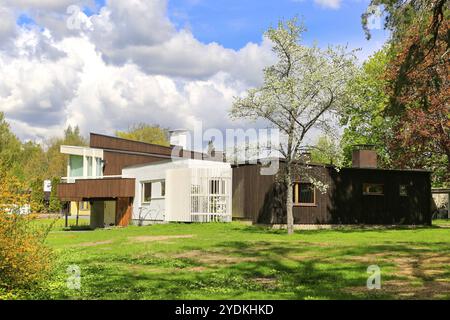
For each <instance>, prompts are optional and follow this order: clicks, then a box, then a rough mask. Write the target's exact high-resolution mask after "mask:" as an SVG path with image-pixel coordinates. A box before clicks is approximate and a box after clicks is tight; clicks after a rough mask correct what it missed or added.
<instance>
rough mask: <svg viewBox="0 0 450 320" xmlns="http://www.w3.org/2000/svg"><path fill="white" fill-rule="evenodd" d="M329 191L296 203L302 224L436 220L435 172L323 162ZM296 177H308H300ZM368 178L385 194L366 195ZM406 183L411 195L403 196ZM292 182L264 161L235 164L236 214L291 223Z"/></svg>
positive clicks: (322, 177)
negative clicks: (270, 172)
mask: <svg viewBox="0 0 450 320" xmlns="http://www.w3.org/2000/svg"><path fill="white" fill-rule="evenodd" d="M315 170H316V171H317V172H318V174H319V175H320V180H321V181H322V182H324V183H326V184H327V185H328V190H327V191H326V192H325V193H322V192H320V191H319V190H316V205H315V206H294V207H293V214H294V223H296V224H427V225H428V224H430V223H431V182H430V172H427V171H406V170H403V171H402V170H382V169H361V168H358V169H356V168H344V169H341V170H340V171H339V172H338V171H336V170H334V169H333V168H331V167H317V168H315ZM296 180H302V179H300V178H299V177H297V178H296ZM364 183H379V184H383V186H384V195H383V196H375V195H371V196H368V195H363V192H362V185H363V184H364ZM400 185H403V186H406V189H407V193H408V195H407V196H401V195H400V192H399V187H400ZM285 197H286V188H285V186H283V184H281V183H278V182H277V180H276V176H263V175H260V165H242V166H238V167H235V168H233V217H234V218H239V219H247V220H251V221H253V222H254V223H261V224H284V223H286V210H285V208H286V206H285V199H286V198H285Z"/></svg>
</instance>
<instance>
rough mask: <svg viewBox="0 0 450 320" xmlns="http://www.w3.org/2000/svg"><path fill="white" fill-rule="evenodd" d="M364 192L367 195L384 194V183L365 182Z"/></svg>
mask: <svg viewBox="0 0 450 320" xmlns="http://www.w3.org/2000/svg"><path fill="white" fill-rule="evenodd" d="M363 194H364V195H366V196H382V195H384V185H383V184H381V183H364V184H363Z"/></svg>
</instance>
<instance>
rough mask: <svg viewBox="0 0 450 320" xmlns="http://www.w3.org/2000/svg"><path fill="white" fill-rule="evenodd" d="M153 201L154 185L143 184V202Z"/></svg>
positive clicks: (149, 183)
mask: <svg viewBox="0 0 450 320" xmlns="http://www.w3.org/2000/svg"><path fill="white" fill-rule="evenodd" d="M151 200H152V183H151V182H144V183H143V184H142V202H143V203H145V202H150V201H151Z"/></svg>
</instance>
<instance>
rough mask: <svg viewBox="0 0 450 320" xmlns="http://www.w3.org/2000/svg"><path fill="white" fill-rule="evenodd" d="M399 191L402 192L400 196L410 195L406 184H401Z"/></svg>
mask: <svg viewBox="0 0 450 320" xmlns="http://www.w3.org/2000/svg"><path fill="white" fill-rule="evenodd" d="M399 193H400V197H407V196H408V189H407V186H406V184H401V185H400V186H399Z"/></svg>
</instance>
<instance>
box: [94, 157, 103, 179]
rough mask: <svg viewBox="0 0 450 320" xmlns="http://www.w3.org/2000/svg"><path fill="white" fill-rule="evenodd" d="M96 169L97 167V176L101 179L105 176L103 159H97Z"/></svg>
mask: <svg viewBox="0 0 450 320" xmlns="http://www.w3.org/2000/svg"><path fill="white" fill-rule="evenodd" d="M95 167H96V171H95V172H96V176H97V177H101V176H103V164H102V159H101V158H95Z"/></svg>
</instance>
